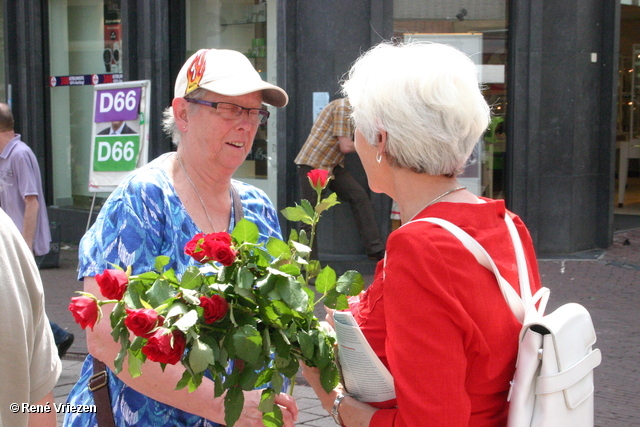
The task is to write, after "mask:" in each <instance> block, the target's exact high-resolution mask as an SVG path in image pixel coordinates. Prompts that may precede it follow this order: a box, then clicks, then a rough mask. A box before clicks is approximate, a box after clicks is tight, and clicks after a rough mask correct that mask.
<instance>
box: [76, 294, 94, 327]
mask: <svg viewBox="0 0 640 427" xmlns="http://www.w3.org/2000/svg"><path fill="white" fill-rule="evenodd" d="M69 311H71V314H73V318H74V319H75V321H76V323H77V324H79V325H80V327H82V329H86V328H87V326H90V327H91V330H93V327H94V326H95V325H96V322H97V321H98V318H99V316H100V311H99V308H98V301H97V300H96V299H95V298H90V297H85V296H82V297H74V298H71V303H70V304H69Z"/></svg>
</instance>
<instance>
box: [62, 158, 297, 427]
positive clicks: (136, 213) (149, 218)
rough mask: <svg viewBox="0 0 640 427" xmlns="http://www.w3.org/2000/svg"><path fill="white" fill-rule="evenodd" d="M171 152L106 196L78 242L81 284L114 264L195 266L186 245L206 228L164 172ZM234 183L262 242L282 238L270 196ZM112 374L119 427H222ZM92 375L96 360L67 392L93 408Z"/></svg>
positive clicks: (73, 420) (85, 421)
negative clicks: (166, 261) (163, 259)
mask: <svg viewBox="0 0 640 427" xmlns="http://www.w3.org/2000/svg"><path fill="white" fill-rule="evenodd" d="M172 155H173V153H167V154H164V155H162V156H160V157H158V158H157V159H155V160H154V161H152V162H150V163H149V164H147V165H146V166H144V167H142V168H140V169H139V170H137V171H136V172H133V173H132V174H130V175H129V176H128V177H127V178H126V179H125V180H124V181H123V183H122V184H121V185H120V186H119V187H118V188H117V189H116V190H115V191H114V192H113V193H112V194H111V196H110V197H109V198H108V200H107V201H106V203H105V205H104V206H103V207H102V209H101V210H100V214H99V215H98V218H97V220H96V223H95V224H94V225H93V226H92V227H91V229H89V231H88V232H87V233H86V234H85V236H84V237H83V238H82V240H81V242H80V247H79V251H78V253H79V258H80V267H79V273H78V278H79V280H82V278H83V277H85V276H95V275H96V274H98V273H102V271H103V270H104V269H105V268H113V267H112V266H111V264H117V265H119V266H120V267H122V268H124V269H126V268H127V266H129V265H130V266H132V269H133V274H139V273H143V272H145V271H150V270H152V269H153V266H154V263H155V258H156V256H158V255H167V256H169V257H170V258H171V265H170V267H172V268H173V269H174V270H175V271H176V274H177V275H178V276H181V275H182V274H183V273H184V271H185V270H186V269H187V267H189V266H191V265H195V264H196V262H195V260H193V259H192V258H191V257H189V256H187V255H185V253H184V246H185V244H186V243H187V242H188V241H189V240H191V238H192V237H193V236H194V235H196V234H197V233H200V232H201V231H200V230H199V229H198V227H197V226H196V225H195V223H194V222H193V220H192V219H191V217H189V215H188V214H187V211H186V210H185V208H184V205H183V204H182V202H181V201H180V199H179V198H178V195H177V194H176V192H175V189H174V188H173V185H172V183H171V182H170V180H169V177H168V176H167V174H166V173H165V171H164V170H163V169H162V167H161V164H162V162H164V161H166V160H167V159H168V158H169V156H172ZM232 184H233V186H234V187H235V189H236V190H237V192H238V194H239V196H240V199H241V203H242V208H243V211H244V217H245V218H247V219H248V220H250V221H251V222H254V223H255V224H256V225H257V226H258V229H259V230H260V238H261V241H266V240H267V239H268V238H269V237H271V236H273V237H277V238H281V231H280V224H279V223H278V216H277V213H276V211H275V209H274V207H273V205H272V203H271V201H270V200H269V198H268V197H267V195H266V194H265V193H264V192H263V191H262V190H259V189H257V188H255V187H253V186H251V185H249V184H246V183H243V182H240V181H235V180H232ZM234 225H235V224H234V213H233V212H231V216H230V218H229V228H228V230H229V231H231V230H232V229H233V227H234ZM107 371H108V372H109V392H110V395H111V406H112V409H113V414H114V419H115V423H116V426H117V427H124V426H185V427H186V426H198V427H213V426H218V424H216V423H213V422H211V421H208V420H206V419H204V418H201V417H199V416H196V415H193V414H190V413H187V412H183V411H181V410H179V409H177V408H174V407H172V406H169V405H166V404H164V403H160V402H158V401H156V400H153V399H151V398H149V397H147V396H145V395H143V394H140V393H138V392H136V391H135V390H133V389H132V388H130V387H128V386H127V385H126V384H124V383H123V382H122V381H120V380H119V379H118V377H116V375H115V374H113V373H112V372H111V371H109V369H108V368H107ZM92 375H93V357H92V356H91V355H89V356H87V358H86V360H85V362H84V364H83V366H82V371H81V373H80V379H79V380H78V382H77V383H76V384H75V386H74V387H73V389H72V390H71V392H70V393H69V397H68V399H67V403H70V404H72V405H93V404H94V401H93V394H92V393H91V392H90V391H89V390H88V388H87V387H88V382H89V378H90V377H91V376H92ZM143 375H144V374H143ZM285 382H288V381H285ZM286 385H287V384H285V387H286ZM167 386H168V387H173V386H172V385H167ZM95 415H96V414H95V413H82V414H80V413H67V414H66V415H65V419H64V426H74V427H76V426H96V425H97V420H96V416H95Z"/></svg>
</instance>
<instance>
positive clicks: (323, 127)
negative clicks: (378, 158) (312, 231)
mask: <svg viewBox="0 0 640 427" xmlns="http://www.w3.org/2000/svg"><path fill="white" fill-rule="evenodd" d="M350 110H351V106H350V105H349V101H348V100H347V99H345V98H339V99H336V100H334V101H331V102H330V103H329V104H328V105H327V106H326V107H325V108H324V109H323V110H322V111H321V112H320V114H319V115H318V117H317V118H316V121H315V123H314V124H313V127H312V128H311V132H310V134H309V137H308V138H307V140H306V142H305V143H304V145H303V146H302V149H301V150H300V153H298V156H297V157H296V158H295V163H296V164H297V165H298V177H299V179H300V198H302V199H307V200H308V201H309V202H311V203H312V204H314V203H315V201H316V192H315V190H314V189H313V188H311V186H310V185H309V179H308V178H307V173H308V172H309V171H311V170H313V169H324V170H327V171H329V173H331V174H332V175H333V178H332V179H331V180H330V181H329V189H330V190H331V191H333V192H335V193H336V194H337V195H338V197H339V198H341V199H342V200H346V201H347V202H349V204H350V205H351V210H352V212H353V215H354V217H355V220H356V227H357V228H358V232H359V233H360V238H361V239H362V243H363V246H364V248H365V251H366V253H367V255H368V257H369V259H372V260H375V261H379V260H381V259H382V258H383V257H384V243H383V242H382V239H381V238H380V232H379V231H378V225H377V224H378V223H377V221H376V218H375V214H374V212H373V206H372V205H371V200H369V195H368V194H367V192H366V191H365V189H364V188H362V186H361V185H360V183H358V181H356V180H355V178H354V177H353V176H352V175H351V173H349V171H347V170H346V169H345V168H344V157H345V155H346V153H352V152H355V147H354V142H353V133H354V129H353V125H352V123H351V120H350V118H349V114H350ZM303 229H306V230H307V233H308V232H309V227H305V226H303ZM313 246H314V247H313V248H312V252H314V253H315V254H316V256H317V253H318V251H317V239H316V240H315V241H314V244H313Z"/></svg>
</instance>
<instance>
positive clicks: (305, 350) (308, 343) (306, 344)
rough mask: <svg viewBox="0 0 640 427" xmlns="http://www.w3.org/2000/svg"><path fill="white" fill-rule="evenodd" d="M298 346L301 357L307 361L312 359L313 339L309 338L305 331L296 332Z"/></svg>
mask: <svg viewBox="0 0 640 427" xmlns="http://www.w3.org/2000/svg"><path fill="white" fill-rule="evenodd" d="M298 344H300V350H301V351H302V355H303V356H304V357H305V358H306V359H307V360H311V359H312V358H313V349H314V347H315V346H314V343H313V339H312V338H311V337H310V336H309V334H307V332H306V331H304V330H301V331H298Z"/></svg>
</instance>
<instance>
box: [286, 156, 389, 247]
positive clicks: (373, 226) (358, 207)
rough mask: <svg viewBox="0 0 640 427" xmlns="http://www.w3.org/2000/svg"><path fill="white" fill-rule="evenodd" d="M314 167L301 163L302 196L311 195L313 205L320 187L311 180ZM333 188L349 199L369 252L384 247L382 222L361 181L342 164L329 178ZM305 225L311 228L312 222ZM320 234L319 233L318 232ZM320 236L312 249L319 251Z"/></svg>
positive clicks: (306, 197)
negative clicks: (317, 188) (377, 219)
mask: <svg viewBox="0 0 640 427" xmlns="http://www.w3.org/2000/svg"><path fill="white" fill-rule="evenodd" d="M311 170H313V168H312V167H311V166H307V165H298V178H299V180H300V198H301V199H307V200H308V201H309V202H310V203H311V204H312V205H313V206H315V204H316V199H317V196H316V190H314V189H313V188H312V187H311V185H310V184H309V178H307V173H309V171H311ZM328 188H329V190H331V191H333V192H334V193H336V194H337V195H338V197H339V198H340V199H342V200H343V201H347V202H349V205H350V206H351V211H352V212H353V216H354V217H355V220H356V227H358V233H360V238H361V239H362V244H363V246H364V249H365V251H366V252H367V254H374V253H376V252H380V251H381V250H383V249H384V243H382V239H381V238H380V232H379V231H378V222H377V221H376V217H375V214H374V212H373V207H372V205H371V200H369V195H368V194H367V192H366V191H365V189H364V188H362V186H361V185H360V183H359V182H358V181H356V180H355V178H354V177H353V176H352V175H351V174H350V173H349V171H347V170H346V169H345V168H343V167H341V166H336V167H335V168H333V178H332V179H331V180H330V181H329V187H328ZM301 228H302V229H303V230H306V231H307V233H309V232H310V230H311V226H308V225H306V224H302V225H301ZM316 237H317V236H316ZM317 242H318V240H317V239H315V240H314V243H313V247H312V248H311V250H312V251H313V253H314V254H315V255H316V258H317V254H318V243H317Z"/></svg>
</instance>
